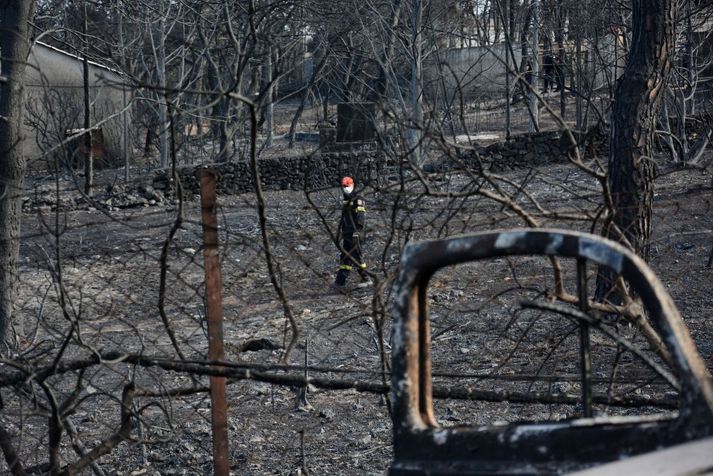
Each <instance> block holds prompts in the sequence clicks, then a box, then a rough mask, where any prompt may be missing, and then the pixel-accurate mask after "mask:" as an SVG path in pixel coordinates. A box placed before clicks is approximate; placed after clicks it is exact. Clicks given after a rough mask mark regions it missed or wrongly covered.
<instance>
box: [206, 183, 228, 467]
mask: <svg viewBox="0 0 713 476" xmlns="http://www.w3.org/2000/svg"><path fill="white" fill-rule="evenodd" d="M201 210H202V218H203V259H204V262H205V296H206V314H207V317H208V359H209V360H211V361H218V360H223V355H224V352H223V305H222V302H221V296H220V288H221V278H220V257H219V254H218V216H217V214H216V196H215V172H213V171H211V170H204V171H202V173H201ZM225 387H226V385H225V377H211V378H210V400H211V419H212V423H213V469H214V473H213V474H215V475H216V476H228V468H229V464H228V405H227V398H226V389H225Z"/></svg>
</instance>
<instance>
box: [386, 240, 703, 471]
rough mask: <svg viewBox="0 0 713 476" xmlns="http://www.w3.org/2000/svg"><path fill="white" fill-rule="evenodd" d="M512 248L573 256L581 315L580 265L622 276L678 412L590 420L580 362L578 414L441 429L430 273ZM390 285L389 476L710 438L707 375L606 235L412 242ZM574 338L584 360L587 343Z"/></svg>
mask: <svg viewBox="0 0 713 476" xmlns="http://www.w3.org/2000/svg"><path fill="white" fill-rule="evenodd" d="M512 255H544V256H550V257H563V258H573V259H575V260H577V263H578V265H579V266H580V267H579V268H578V274H579V278H578V283H579V285H578V288H579V289H578V293H579V306H580V309H581V310H582V311H583V312H582V314H583V315H586V311H587V309H586V306H587V302H588V298H587V295H586V281H584V283H585V284H581V283H582V282H583V279H582V275H581V273H582V271H580V270H583V269H585V265H586V264H587V263H591V264H594V265H597V266H605V267H608V268H609V269H611V270H613V271H614V272H615V273H617V274H618V275H620V276H621V277H622V278H624V279H626V281H627V282H628V283H629V285H630V286H631V289H632V290H633V291H634V292H635V293H636V295H637V296H639V297H640V299H641V301H642V302H643V304H644V306H645V308H646V311H647V316H648V318H649V319H650V321H651V322H652V323H653V325H654V327H655V328H656V330H657V331H658V332H659V334H660V336H661V338H662V340H663V342H664V344H665V346H666V348H667V350H668V352H669V353H670V356H671V369H672V375H673V379H674V380H675V381H674V383H673V384H674V385H676V386H677V387H678V391H679V393H678V395H679V408H678V411H677V412H676V413H675V414H674V415H673V416H671V415H649V416H629V417H621V416H618V417H591V416H590V415H591V411H589V412H588V411H587V410H588V408H590V407H591V391H590V390H589V389H588V387H589V386H588V384H587V380H588V379H589V378H590V377H591V376H590V375H587V371H586V368H587V367H586V366H585V365H583V366H582V369H583V370H582V379H583V381H582V385H581V388H582V406H583V407H584V409H585V410H584V415H585V416H584V417H583V418H575V419H570V420H565V421H547V422H542V423H511V424H502V425H490V426H460V427H449V428H444V427H441V426H440V425H439V423H438V421H437V419H436V416H435V413H434V408H433V395H432V394H433V386H432V375H431V372H432V369H431V335H430V334H431V329H430V325H431V324H430V318H429V300H428V295H427V290H428V285H429V280H430V279H431V278H432V277H433V275H434V273H436V272H437V271H438V270H439V269H441V268H443V267H446V266H452V265H457V264H459V263H466V262H470V261H475V260H482V259H485V258H492V257H498V256H500V257H502V256H512ZM394 292H395V302H394V311H393V313H394V325H393V326H394V327H393V330H392V340H393V351H392V397H393V400H392V406H393V412H392V418H393V423H394V459H393V463H392V465H391V468H390V474H391V475H405V474H408V475H413V474H441V475H443V474H563V473H570V472H573V471H578V470H583V469H587V468H593V467H596V466H598V465H602V464H605V463H608V462H612V461H617V460H620V459H623V458H627V457H630V456H634V455H640V454H645V453H649V452H654V451H657V450H661V449H663V448H668V447H673V446H676V445H680V444H683V443H686V442H691V441H694V440H699V439H704V438H706V437H709V436H711V435H713V382H712V381H711V377H710V374H709V372H708V370H707V368H706V366H705V364H704V361H703V359H702V358H701V357H700V355H699V354H698V352H697V350H696V347H695V345H694V343H693V341H692V339H691V337H690V334H689V332H688V330H687V328H686V326H685V324H684V322H683V320H682V318H681V315H680V314H679V312H678V310H677V308H676V306H675V305H674V303H673V301H672V299H671V297H670V296H669V294H668V293H667V291H666V290H665V288H664V286H663V285H662V284H661V282H660V281H659V280H658V278H657V277H656V276H655V274H654V273H653V271H652V270H651V269H650V268H649V267H648V266H647V265H646V263H645V262H644V261H643V260H641V259H640V258H639V257H637V256H635V255H634V254H632V253H631V252H629V251H628V250H626V249H625V248H624V247H622V246H620V245H618V244H616V243H614V242H612V241H609V240H605V239H603V238H601V237H599V236H595V235H589V234H584V233H578V232H573V231H564V230H554V229H521V230H508V231H502V232H486V233H479V234H473V235H468V236H461V237H455V238H449V239H443V240H435V241H424V242H417V243H412V244H408V245H407V246H406V247H405V248H404V251H403V253H402V257H401V264H400V272H399V276H398V278H397V281H396V282H395V284H394ZM583 319H585V321H583V323H584V324H583V325H582V329H583V331H582V332H583V336H585V337H586V334H587V333H588V332H589V328H588V323H591V324H592V325H596V324H597V322H596V321H595V320H594V319H592V320H591V321H586V319H588V318H586V317H585V318H583ZM581 342H582V348H581V349H580V350H581V358H582V361H583V362H586V361H587V359H588V358H589V357H588V349H587V348H586V347H587V345H588V344H587V342H588V341H587V340H586V339H584V340H582V341H581ZM588 392H589V393H588Z"/></svg>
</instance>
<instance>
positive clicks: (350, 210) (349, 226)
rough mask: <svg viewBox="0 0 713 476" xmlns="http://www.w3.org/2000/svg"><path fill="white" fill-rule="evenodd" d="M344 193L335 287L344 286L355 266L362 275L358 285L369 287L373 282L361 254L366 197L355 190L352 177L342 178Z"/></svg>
mask: <svg viewBox="0 0 713 476" xmlns="http://www.w3.org/2000/svg"><path fill="white" fill-rule="evenodd" d="M342 193H343V194H344V200H343V201H342V217H341V219H340V221H339V232H341V246H342V248H341V250H340V256H339V271H337V278H336V279H335V281H334V287H335V288H344V287H345V286H346V283H347V277H349V273H351V272H352V271H353V270H354V269H355V268H356V270H357V271H358V272H359V276H360V277H361V282H360V283H359V284H358V285H357V287H359V288H364V287H368V286H370V285H371V284H372V283H371V280H370V279H369V275H368V274H367V272H366V263H364V260H363V258H362V254H361V245H362V242H363V240H364V214H365V212H366V208H365V206H364V199H363V198H361V196H359V194H358V193H356V192H355V191H354V180H353V179H352V178H351V177H344V178H342ZM339 232H338V233H339Z"/></svg>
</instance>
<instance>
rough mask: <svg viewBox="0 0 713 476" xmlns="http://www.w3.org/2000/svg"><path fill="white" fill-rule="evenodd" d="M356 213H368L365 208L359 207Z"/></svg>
mask: <svg viewBox="0 0 713 476" xmlns="http://www.w3.org/2000/svg"><path fill="white" fill-rule="evenodd" d="M356 211H357V212H362V213H363V212H365V211H366V208H364V207H357V208H356Z"/></svg>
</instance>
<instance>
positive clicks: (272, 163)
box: [153, 152, 384, 198]
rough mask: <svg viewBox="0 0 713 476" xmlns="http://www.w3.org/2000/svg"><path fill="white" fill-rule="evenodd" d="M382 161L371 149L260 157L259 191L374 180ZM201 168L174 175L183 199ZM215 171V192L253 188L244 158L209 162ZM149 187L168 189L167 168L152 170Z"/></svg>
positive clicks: (193, 189)
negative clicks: (178, 178) (349, 179)
mask: <svg viewBox="0 0 713 476" xmlns="http://www.w3.org/2000/svg"><path fill="white" fill-rule="evenodd" d="M383 163H384V160H383V158H381V157H380V156H379V155H378V154H377V153H375V152H362V153H358V154H353V153H351V154H338V153H334V154H318V155H312V156H306V157H275V158H269V159H260V161H259V163H258V164H259V168H260V179H261V182H262V187H263V190H308V191H309V190H319V189H323V188H329V187H338V186H339V181H340V179H341V177H343V176H345V175H349V176H351V177H353V178H354V180H355V181H356V182H357V183H358V184H359V185H369V183H371V182H375V181H376V180H377V178H378V177H379V175H380V174H381V173H382V170H383ZM202 168H203V167H183V168H179V169H178V176H179V177H180V179H181V184H182V185H183V190H184V195H185V196H186V197H187V198H190V197H192V196H193V195H197V194H199V193H200V181H199V174H200V170H201V169H202ZM210 168H212V169H214V170H216V171H217V172H218V182H217V192H218V193H219V194H240V193H246V192H252V191H253V190H254V186H253V177H252V172H251V168H250V164H249V163H248V162H246V161H240V162H226V163H218V164H212V165H211V166H210ZM153 187H154V188H155V189H156V190H159V191H161V192H163V193H170V192H171V190H172V188H173V187H172V180H171V170H170V169H162V170H159V171H157V172H156V175H155V176H154V179H153Z"/></svg>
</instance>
